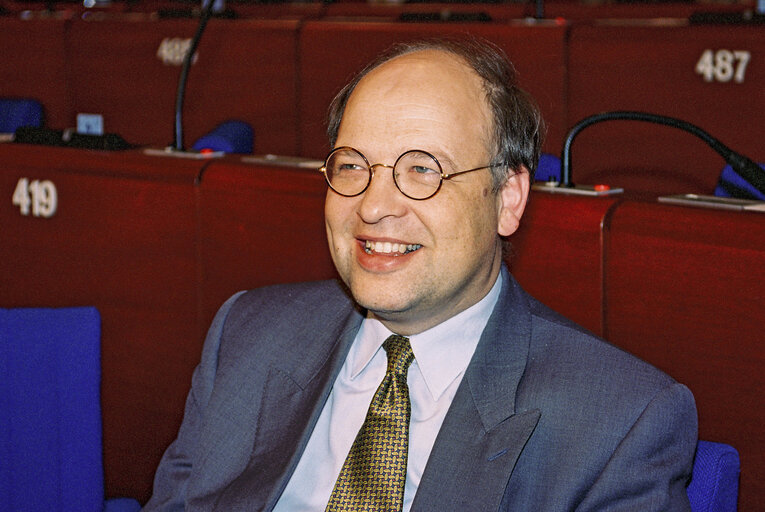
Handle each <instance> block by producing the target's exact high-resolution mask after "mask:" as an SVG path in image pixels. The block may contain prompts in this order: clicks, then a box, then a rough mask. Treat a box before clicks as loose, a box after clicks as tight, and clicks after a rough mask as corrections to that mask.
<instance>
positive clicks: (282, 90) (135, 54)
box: [68, 13, 298, 154]
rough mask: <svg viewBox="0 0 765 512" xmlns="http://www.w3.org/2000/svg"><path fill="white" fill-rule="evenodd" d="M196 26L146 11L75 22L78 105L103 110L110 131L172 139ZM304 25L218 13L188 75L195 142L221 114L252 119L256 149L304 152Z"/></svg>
mask: <svg viewBox="0 0 765 512" xmlns="http://www.w3.org/2000/svg"><path fill="white" fill-rule="evenodd" d="M197 26H198V21H197V20H191V19H188V20H179V19H175V20H173V19H155V18H153V17H150V16H148V15H145V14H140V13H137V14H135V15H130V16H128V15H120V16H117V15H115V16H110V17H105V18H98V17H96V18H94V19H89V20H78V21H77V22H76V23H73V24H72V27H71V37H70V44H69V48H68V60H69V66H70V70H71V77H72V91H73V98H74V99H73V102H74V107H75V108H76V111H77V112H85V113H94V114H101V115H103V117H104V128H105V130H106V131H107V132H113V133H119V134H120V135H122V136H123V137H124V138H125V139H126V140H128V141H129V142H131V143H135V144H146V145H153V146H159V147H163V146H166V145H169V144H171V143H172V141H173V137H174V131H175V125H174V112H175V104H176V96H177V90H178V79H179V76H180V70H181V65H182V60H183V56H184V55H185V53H186V50H187V49H188V45H189V42H190V39H191V37H192V36H193V35H194V33H195V31H196V28H197ZM297 27H298V21H296V20H292V21H285V20H282V21H266V20H221V19H213V20H210V22H209V23H208V24H207V28H206V30H205V32H204V35H203V36H202V39H201V40H200V43H199V46H198V48H197V52H196V55H197V58H196V60H195V62H194V64H193V65H192V66H191V70H190V72H189V75H188V81H187V87H186V95H185V102H184V109H183V119H184V122H183V129H184V132H185V136H184V142H185V145H186V146H187V147H190V146H192V145H193V143H194V141H195V140H196V139H197V138H199V137H200V136H202V135H204V134H205V133H207V132H209V131H210V130H212V129H213V128H214V127H215V126H217V125H218V124H219V123H220V122H222V121H226V120H230V119H239V120H242V121H246V122H248V123H250V125H252V127H253V130H254V132H255V147H254V151H255V152H260V153H287V154H293V153H294V152H295V150H296V149H297V148H296V146H297V140H296V137H297V107H296V105H297V75H296V67H295V62H296V60H297V56H296V41H297V35H296V31H297Z"/></svg>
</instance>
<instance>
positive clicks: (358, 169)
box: [326, 148, 441, 199]
mask: <svg viewBox="0 0 765 512" xmlns="http://www.w3.org/2000/svg"><path fill="white" fill-rule="evenodd" d="M377 165H379V164H374V165H373V167H374V166H377ZM326 175H327V180H328V181H329V183H330V185H331V186H332V188H333V189H335V191H336V192H338V193H340V194H343V195H347V196H354V195H357V194H360V193H361V192H363V191H364V189H365V188H366V187H367V185H368V184H369V181H370V179H371V170H370V168H369V165H368V164H367V161H366V160H365V158H364V157H363V156H362V155H361V153H359V152H358V151H356V150H354V149H350V148H341V149H338V150H336V151H334V152H333V153H332V154H331V155H330V156H329V158H328V159H327V162H326ZM393 179H394V180H395V181H396V185H398V188H399V190H401V192H403V193H404V194H405V195H407V196H409V197H411V198H413V199H424V198H427V197H430V196H431V195H433V194H434V193H435V192H436V191H437V190H438V187H439V186H440V184H441V168H440V166H439V165H438V162H437V161H436V160H435V158H433V157H432V156H431V155H429V154H428V153H425V152H423V151H418V150H412V151H407V152H406V153H404V154H403V155H401V156H400V157H399V158H398V160H396V163H395V166H394V169H393Z"/></svg>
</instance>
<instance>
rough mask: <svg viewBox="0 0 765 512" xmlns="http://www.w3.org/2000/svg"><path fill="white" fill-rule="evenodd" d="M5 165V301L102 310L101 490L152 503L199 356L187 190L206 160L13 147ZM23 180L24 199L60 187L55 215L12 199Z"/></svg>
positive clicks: (1, 295)
mask: <svg viewBox="0 0 765 512" xmlns="http://www.w3.org/2000/svg"><path fill="white" fill-rule="evenodd" d="M0 161H1V162H2V163H1V164H0V170H1V172H0V196H2V197H3V201H2V204H0V224H2V226H3V227H2V234H1V235H0V304H1V305H2V306H3V307H22V306H43V307H48V306H50V307H54V306H79V305H93V306H96V307H97V308H98V309H99V311H100V312H101V318H102V371H103V374H102V394H101V399H102V409H103V425H104V455H105V459H104V465H105V476H106V492H107V495H109V496H134V497H136V498H139V499H142V500H144V499H147V498H148V496H149V493H150V490H151V484H152V479H153V475H154V470H155V469H156V465H157V463H158V462H159V458H160V456H161V454H162V452H163V451H164V449H165V447H166V446H167V445H168V444H169V442H170V441H171V440H172V439H173V438H174V437H175V434H176V432H177V428H178V426H179V425H180V420H181V415H182V411H183V404H184V400H185V396H186V392H187V391H188V386H189V383H190V378H191V372H192V370H193V368H194V366H195V365H196V363H197V362H198V359H199V353H200V349H201V339H200V338H199V336H198V333H199V329H198V327H197V297H196V287H195V277H196V264H195V257H194V255H195V245H194V191H193V189H194V179H195V178H196V177H197V175H198V174H199V171H200V168H201V166H202V165H204V164H203V163H200V162H198V161H183V160H180V159H175V158H151V157H147V156H145V155H142V154H140V153H137V152H136V153H132V152H131V153H106V152H95V151H81V150H74V149H56V148H45V147H35V146H24V145H13V144H0ZM21 178H26V179H27V180H28V184H29V187H28V190H29V192H28V193H27V194H26V197H27V198H29V199H30V200H31V201H34V199H35V197H37V198H38V199H40V200H45V199H47V198H48V197H49V195H44V196H41V195H40V192H39V190H46V191H48V193H49V191H50V189H51V187H55V189H56V192H57V208H56V210H55V213H53V214H52V216H50V217H45V216H42V215H41V216H35V215H34V211H35V209H34V208H33V207H32V208H30V209H29V214H28V215H22V208H21V207H20V206H17V205H14V204H13V201H12V197H16V198H17V199H18V201H17V202H18V203H19V204H23V201H22V200H21V198H22V195H21V192H20V189H19V188H18V184H19V181H20V179H21ZM34 181H37V182H38V185H37V186H36V187H35V186H34V185H33V182H34ZM46 181H47V182H48V183H47V184H45V182H46ZM43 184H45V185H43ZM35 188H37V189H38V191H37V192H35V193H33V191H34V189H35ZM14 192H17V194H16V195H15V194H14ZM48 205H49V203H47V202H45V201H43V202H42V205H41V207H40V206H38V208H37V209H36V210H37V212H38V213H43V214H45V213H48V212H50V209H49V208H48ZM168 411H169V412H168Z"/></svg>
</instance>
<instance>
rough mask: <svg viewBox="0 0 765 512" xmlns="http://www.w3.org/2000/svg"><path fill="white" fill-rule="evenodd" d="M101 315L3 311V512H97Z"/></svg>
mask: <svg viewBox="0 0 765 512" xmlns="http://www.w3.org/2000/svg"><path fill="white" fill-rule="evenodd" d="M100 326H101V323H100V317H99V314H98V311H97V310H96V309H95V308H92V307H82V308H59V309H43V308H16V309H0V346H1V347H2V350H0V373H1V374H2V378H0V511H2V512H11V511H13V512H27V511H28V512H40V511H56V510H77V511H81V512H90V511H93V512H95V511H101V510H103V507H104V480H103V467H102V453H101V409H100V393H99V386H100V377H101V374H100V368H101V360H100V341H101V333H100Z"/></svg>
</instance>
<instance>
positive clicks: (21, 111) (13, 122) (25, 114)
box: [0, 98, 43, 133]
mask: <svg viewBox="0 0 765 512" xmlns="http://www.w3.org/2000/svg"><path fill="white" fill-rule="evenodd" d="M42 125H43V107H42V104H40V102H39V101H37V100H33V99H14V98H0V133H14V132H15V131H16V130H17V129H18V128H21V127H22V126H32V127H36V128H39V127H41V126H42Z"/></svg>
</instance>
